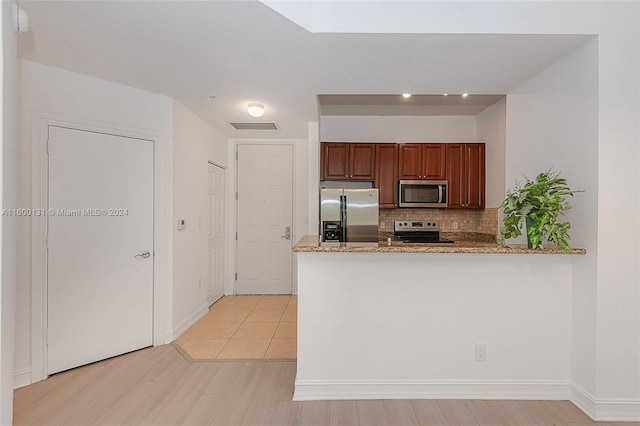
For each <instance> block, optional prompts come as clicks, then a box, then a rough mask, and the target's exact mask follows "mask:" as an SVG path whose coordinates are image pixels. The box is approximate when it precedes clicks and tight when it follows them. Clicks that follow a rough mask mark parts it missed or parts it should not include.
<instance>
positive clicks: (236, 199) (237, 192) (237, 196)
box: [236, 191, 238, 200]
mask: <svg viewBox="0 0 640 426" xmlns="http://www.w3.org/2000/svg"><path fill="white" fill-rule="evenodd" d="M237 199H238V191H236V200H237Z"/></svg>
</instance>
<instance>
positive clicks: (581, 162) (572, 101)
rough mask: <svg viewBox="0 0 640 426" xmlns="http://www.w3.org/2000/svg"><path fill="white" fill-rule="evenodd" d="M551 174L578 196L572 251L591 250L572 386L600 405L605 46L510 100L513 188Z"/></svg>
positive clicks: (579, 275) (579, 268)
mask: <svg viewBox="0 0 640 426" xmlns="http://www.w3.org/2000/svg"><path fill="white" fill-rule="evenodd" d="M550 167H554V168H555V169H556V170H558V171H561V172H562V175H563V176H564V177H565V178H567V180H568V182H569V185H570V186H571V188H573V189H582V190H584V191H585V192H584V193H580V194H578V195H576V196H575V197H573V198H572V199H571V200H570V201H571V204H572V206H573V209H572V210H571V211H569V212H568V214H567V216H566V220H568V221H570V222H571V224H572V229H571V230H570V235H572V236H573V239H572V240H571V244H572V245H574V246H578V247H584V248H586V249H587V254H586V255H585V256H578V257H576V259H575V260H574V261H573V264H572V333H571V336H572V351H571V353H572V359H571V366H572V367H571V380H572V382H573V384H574V385H575V386H578V387H579V388H581V389H582V390H583V391H584V392H586V393H588V394H589V395H592V396H593V397H595V396H596V395H597V392H596V391H597V383H596V372H597V370H598V365H597V363H596V345H597V341H596V321H597V316H598V312H597V307H596V295H597V291H598V282H597V279H596V277H597V262H598V194H599V185H598V40H597V39H594V40H592V41H591V42H589V43H587V44H585V45H583V46H581V47H580V48H578V49H576V50H575V51H574V52H572V53H571V54H569V55H567V56H565V57H564V58H562V59H561V60H559V61H558V62H556V63H555V64H553V65H551V66H550V67H548V68H547V69H545V70H543V71H542V72H540V73H539V74H537V75H536V76H535V77H533V78H532V79H530V80H529V81H527V82H526V83H524V84H523V85H521V86H520V87H518V88H516V89H515V90H513V91H512V92H511V93H509V95H508V96H507V170H506V172H507V182H508V186H511V185H512V184H513V182H514V180H515V179H517V180H518V181H519V182H522V181H523V178H522V175H523V174H524V175H526V176H527V177H529V178H530V179H533V178H535V176H536V175H537V174H538V173H540V172H543V171H545V170H547V169H549V168H550Z"/></svg>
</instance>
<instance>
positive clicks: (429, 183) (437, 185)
mask: <svg viewBox="0 0 640 426" xmlns="http://www.w3.org/2000/svg"><path fill="white" fill-rule="evenodd" d="M398 200H399V203H398V206H399V207H430V208H440V209H443V208H445V207H447V181H446V180H401V181H400V185H399V190H398Z"/></svg>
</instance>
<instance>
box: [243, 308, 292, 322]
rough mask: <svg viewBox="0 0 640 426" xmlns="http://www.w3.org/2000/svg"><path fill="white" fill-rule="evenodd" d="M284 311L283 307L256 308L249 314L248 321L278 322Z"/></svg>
mask: <svg viewBox="0 0 640 426" xmlns="http://www.w3.org/2000/svg"><path fill="white" fill-rule="evenodd" d="M283 312H284V311H283V310H282V309H263V310H259V311H258V310H255V311H253V312H251V313H250V314H249V316H248V317H247V319H246V322H278V321H280V318H282V314H283Z"/></svg>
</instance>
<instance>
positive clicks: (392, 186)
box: [374, 143, 398, 209]
mask: <svg viewBox="0 0 640 426" xmlns="http://www.w3.org/2000/svg"><path fill="white" fill-rule="evenodd" d="M375 147H376V169H375V172H376V173H375V183H374V186H375V188H378V193H379V197H380V198H379V203H380V204H379V205H380V208H382V209H384V208H395V207H398V144H395V143H379V144H375Z"/></svg>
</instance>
